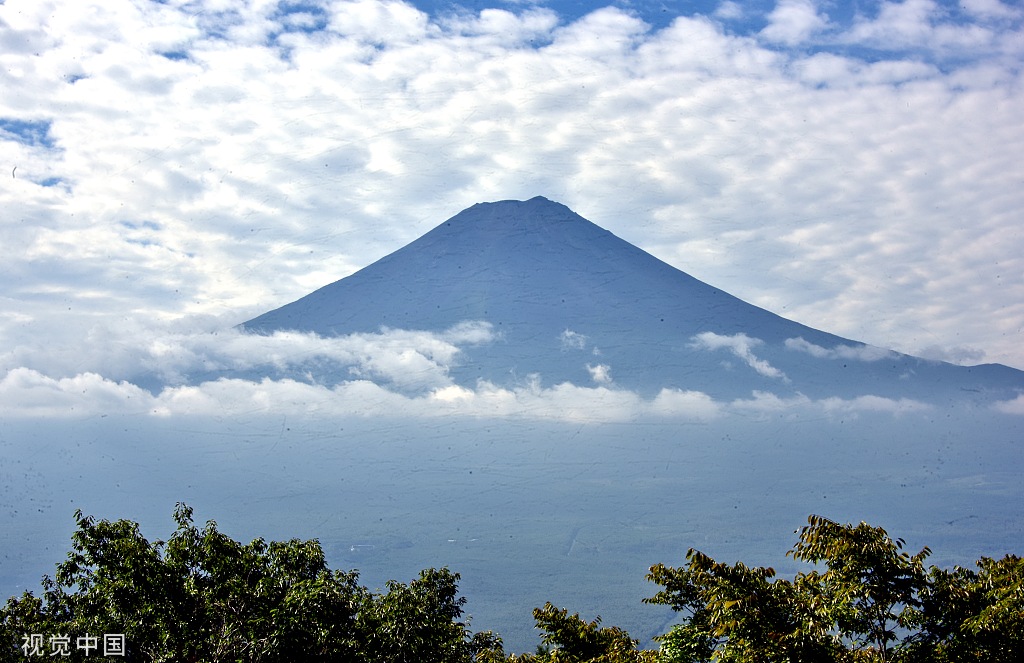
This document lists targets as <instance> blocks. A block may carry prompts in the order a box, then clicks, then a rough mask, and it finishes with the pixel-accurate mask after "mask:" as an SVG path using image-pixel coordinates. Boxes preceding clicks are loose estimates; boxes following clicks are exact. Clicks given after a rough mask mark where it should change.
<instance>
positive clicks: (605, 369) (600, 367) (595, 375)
mask: <svg viewBox="0 0 1024 663" xmlns="http://www.w3.org/2000/svg"><path fill="white" fill-rule="evenodd" d="M611 370H612V369H611V367H610V366H608V365H607V364H597V365H596V366H591V365H590V364H587V371H588V372H589V373H590V379H591V380H593V381H594V382H596V383H597V384H611V382H612V374H611Z"/></svg>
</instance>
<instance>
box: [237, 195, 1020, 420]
mask: <svg viewBox="0 0 1024 663" xmlns="http://www.w3.org/2000/svg"><path fill="white" fill-rule="evenodd" d="M467 320H480V321H487V322H489V323H491V324H492V325H493V327H494V329H495V330H496V331H497V332H498V333H499V334H500V339H499V340H498V341H496V342H493V343H490V344H487V345H483V346H479V347H470V348H466V349H465V350H464V356H462V357H461V361H460V363H459V366H457V367H456V368H455V369H453V371H452V376H453V377H454V378H455V379H456V381H458V382H460V383H463V384H472V383H475V381H476V380H477V379H478V378H484V379H487V380H490V381H492V382H496V383H498V384H509V383H514V382H516V381H520V382H521V381H522V380H524V379H526V376H528V375H531V374H539V376H540V380H541V382H542V383H543V384H545V385H550V384H556V383H560V382H563V381H570V382H573V383H575V384H578V385H582V386H593V385H595V384H607V385H614V386H617V387H622V388H628V389H633V390H636V391H638V392H640V393H642V394H645V395H651V394H654V393H657V392H658V391H659V390H660V389H662V388H675V389H683V390H696V391H702V392H705V393H707V394H709V395H711V396H714V397H716V398H740V397H749V396H750V395H751V393H752V392H753V391H770V392H772V393H775V394H779V395H794V394H803V395H806V396H808V397H811V398H824V397H829V396H839V397H844V398H848V397H854V396H860V395H867V394H871V395H878V396H884V397H888V398H902V397H909V398H929V399H939V400H948V399H950V398H959V397H963V396H969V397H970V398H974V399H978V398H982V399H990V398H1009V397H1013V396H1014V395H1015V394H1016V393H1017V390H1021V389H1024V373H1022V372H1020V371H1016V370H1014V369H1010V368H1007V367H1004V366H997V365H988V366H979V367H959V366H953V365H950V364H944V363H941V362H932V361H926V360H922V359H918V358H914V357H910V356H906V355H900V354H897V353H892V352H886V351H883V350H879V349H876V348H870V347H868V346H865V345H863V344H861V343H857V342H854V341H850V340H847V339H843V338H840V337H838V336H835V335H832V334H828V333H825V332H822V331H818V330H815V329H811V328H810V327H807V326H804V325H801V324H799V323H796V322H793V321H790V320H786V319H784V318H782V317H780V316H777V315H775V314H773V313H770V312H768V311H765V310H763V309H761V308H758V307H756V306H753V305H750V304H747V303H745V302H743V301H741V300H739V299H737V298H735V297H733V296H731V295H729V294H728V293H725V292H723V291H721V290H718V289H716V288H714V287H712V286H710V285H708V284H705V283H703V282H701V281H699V280H697V279H695V278H693V277H691V276H689V275H688V274H686V273H684V272H682V271H680V270H678V269H676V268H674V267H672V266H671V265H668V264H666V263H664V262H662V261H660V260H658V259H657V258H655V257H653V256H651V255H650V254H648V253H646V252H644V251H642V250H641V249H639V248H637V247H636V246H633V245H632V244H629V243H628V242H626V241H624V240H622V239H620V238H618V237H616V236H615V235H613V234H611V233H610V232H608V231H606V230H604V229H602V228H600V227H598V226H597V225H595V224H593V223H591V222H589V221H587V220H586V219H584V218H582V217H581V216H579V215H577V214H575V213H574V212H572V211H571V210H570V209H569V208H567V207H565V206H564V205H560V204H558V203H554V202H551V201H549V200H547V199H545V198H541V197H538V198H533V199H531V200H528V201H502V202H496V203H485V204H477V205H474V206H473V207H471V208H469V209H467V210H465V211H463V212H461V213H459V214H457V215H456V216H454V217H452V218H451V219H449V220H448V221H446V222H444V223H442V224H441V225H440V226H438V227H436V228H434V229H433V230H431V231H430V232H428V233H427V234H425V235H423V236H422V237H420V238H419V239H417V240H415V241H414V242H412V243H410V244H408V245H407V246H405V247H404V248H402V249H399V250H398V251H396V252H394V253H392V254H390V255H388V256H386V257H384V258H382V259H381V260H378V261H377V262H375V263H373V264H372V265H369V266H368V267H366V268H364V269H362V270H360V271H358V272H356V273H355V274H352V275H351V276H349V277H347V278H344V279H341V280H340V281H337V282H335V283H332V284H330V285H328V286H325V287H323V288H321V289H319V290H317V291H315V292H313V293H311V294H309V295H307V296H306V297H303V298H302V299H299V300H297V301H295V302H293V303H291V304H288V305H286V306H283V307H281V308H279V309H276V310H273V311H270V312H268V313H265V314H263V315H261V316H259V317H257V318H254V319H253V320H250V321H248V322H246V323H244V325H242V327H243V328H244V329H245V330H247V331H249V332H253V333H263V334H266V333H271V332H274V331H277V330H297V331H306V332H315V333H317V334H320V335H323V336H334V335H343V334H351V333H355V332H376V331H379V330H380V329H381V328H383V327H386V328H391V329H422V330H434V331H440V330H444V329H448V328H450V327H452V326H454V325H456V324H458V323H460V322H463V321H467ZM602 367H603V368H602ZM315 378H316V379H318V380H326V381H331V380H332V379H333V380H341V379H345V376H344V375H334V376H331V375H319V376H315ZM609 379H610V381H609Z"/></svg>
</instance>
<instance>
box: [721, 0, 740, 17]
mask: <svg viewBox="0 0 1024 663" xmlns="http://www.w3.org/2000/svg"><path fill="white" fill-rule="evenodd" d="M714 16H715V18H720V19H724V20H727V21H734V20H737V19H740V18H742V17H743V5H741V4H740V3H738V2H733V1H732V0H724V2H721V3H719V5H718V7H716V8H715V11H714Z"/></svg>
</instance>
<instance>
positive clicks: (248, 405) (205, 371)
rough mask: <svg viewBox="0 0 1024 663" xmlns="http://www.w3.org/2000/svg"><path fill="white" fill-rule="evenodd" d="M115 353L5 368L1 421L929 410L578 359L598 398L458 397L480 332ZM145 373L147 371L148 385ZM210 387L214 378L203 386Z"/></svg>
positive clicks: (144, 347) (213, 343) (738, 342)
mask: <svg viewBox="0 0 1024 663" xmlns="http://www.w3.org/2000/svg"><path fill="white" fill-rule="evenodd" d="M564 338H565V335H564V334H563V335H562V339H564ZM570 338H574V339H576V338H584V337H583V336H581V335H579V334H577V335H576V336H571V337H570ZM106 340H107V341H108V342H109V343H110V346H111V347H113V348H116V350H115V351H114V352H113V353H112V354H109V355H107V356H105V363H106V364H107V365H108V366H111V367H117V366H121V367H124V368H125V369H132V370H135V371H136V373H135V374H134V375H129V373H127V372H126V373H124V374H122V375H117V374H116V373H115V374H111V373H109V372H108V373H107V374H104V373H101V372H100V371H99V370H85V371H82V370H80V368H81V367H80V366H76V365H75V364H74V363H73V362H71V361H69V360H68V358H64V363H63V365H61V363H60V362H61V359H60V358H50V363H49V364H48V367H49V369H50V374H47V373H46V372H44V371H43V370H39V369H35V368H26V367H23V366H14V364H18V363H33V362H32V361H31V360H32V359H33V357H32V356H27V355H24V354H22V355H18V356H17V357H16V359H18V360H19V361H13V359H15V357H12V356H10V355H7V356H0V358H2V360H3V361H4V362H5V363H6V364H7V368H6V371H5V374H4V376H3V378H0V415H3V416H7V417H16V418H25V417H44V418H54V417H74V418H78V417H85V416H104V415H111V414H133V415H145V416H157V417H166V416H175V415H183V416H184V415H199V416H247V415H252V414H282V415H299V416H323V417H336V416H346V417H351V416H356V417H395V416H411V417H439V416H440V417H447V416H458V417H476V418H495V419H508V418H513V419H532V420H554V421H570V422H631V421H637V420H648V421H651V420H671V421H680V422H692V423H707V422H711V421H714V420H718V419H721V418H723V417H728V416H739V417H744V418H750V417H755V418H762V417H773V416H783V415H784V416H790V417H801V416H815V417H820V416H851V415H856V414H858V413H870V412H875V413H887V414H892V415H900V414H905V413H910V412H922V411H928V410H930V409H931V408H932V406H930V405H928V404H926V403H923V402H919V401H914V400H910V399H890V398H882V397H879V396H874V395H870V394H865V395H863V396H858V397H855V398H846V399H842V398H821V399H811V398H808V397H806V396H803V395H801V394H799V393H797V394H796V395H795V396H779V395H777V394H774V393H771V392H765V391H754V392H752V393H751V395H750V397H749V398H741V399H735V400H732V401H724V400H716V399H714V398H712V397H711V396H709V395H708V394H705V393H703V392H701V391H698V390H683V389H677V388H663V389H661V390H660V391H659V392H658V393H657V394H655V395H654V396H653V397H651V398H644V397H642V396H640V395H639V394H637V393H636V392H633V391H630V390H628V389H623V388H620V387H619V386H617V385H616V384H615V380H614V369H613V367H611V366H609V365H607V364H592V363H586V362H585V361H584V360H583V359H582V358H581V362H582V363H583V366H584V367H585V368H586V370H587V371H588V372H589V374H590V378H591V382H592V384H589V385H578V384H573V383H572V382H568V381H565V382H554V383H553V382H552V381H551V379H550V376H543V375H540V374H531V375H528V376H526V377H525V378H524V379H521V380H518V381H515V382H514V383H513V384H507V385H499V384H495V383H493V382H490V381H487V380H482V379H481V380H478V381H477V382H476V384H471V385H466V384H458V383H456V382H455V381H454V380H453V379H452V378H451V376H450V373H451V370H452V368H453V367H454V366H456V365H457V364H458V363H459V362H460V360H461V359H462V354H463V352H464V350H466V349H468V348H470V347H472V346H477V345H486V344H489V343H499V342H501V340H502V339H501V337H500V336H499V335H498V334H496V333H495V332H494V330H493V327H492V326H491V325H489V324H487V323H484V322H466V323H462V324H459V325H457V326H455V327H452V328H451V329H449V330H447V331H444V332H441V333H432V332H427V331H416V330H389V329H383V330H381V331H380V332H379V333H376V334H351V335H347V336H339V337H331V338H323V337H320V336H317V335H316V334H304V333H298V332H276V333H274V334H272V335H253V334H247V333H242V332H239V331H236V330H228V331H219V332H216V333H203V334H181V333H165V334H163V335H160V336H157V335H155V334H154V335H150V336H136V337H130V336H127V335H125V336H116V335H114V334H110V335H108V336H107V337H106ZM790 340H791V341H795V340H796V339H790ZM694 344H695V346H697V347H699V349H702V350H706V351H709V352H715V351H718V350H722V349H726V350H728V351H730V352H731V353H732V354H734V355H735V356H736V357H738V358H739V359H741V360H743V361H744V362H745V363H747V364H748V365H749V366H750V367H751V368H753V369H754V370H755V371H756V372H758V373H760V374H762V375H765V376H767V377H773V378H779V379H780V383H781V382H782V381H784V376H783V375H782V374H781V372H780V371H777V369H774V368H773V367H771V366H770V365H768V364H767V363H766V362H764V361H762V360H759V359H758V358H757V357H756V356H754V355H753V352H752V350H751V348H755V347H757V346H759V345H761V341H760V340H759V339H754V338H750V337H748V336H745V335H743V334H737V335H735V336H722V335H718V334H713V333H710V332H708V333H704V334H700V335H698V336H696V337H694ZM787 345H789V344H787ZM814 347H817V346H814ZM822 350H823V349H822ZM40 359H41V360H42V359H44V358H42V357H40ZM25 360H28V361H25ZM39 363H40V364H43V363H45V362H44V361H40V362H39ZM139 367H144V368H146V369H148V370H149V371H150V372H149V373H148V374H139V373H138V368H139ZM314 369H315V372H316V375H318V376H324V375H333V376H334V378H333V379H330V380H323V379H320V378H317V377H314V376H313V373H312V371H313V370H314ZM723 370H726V369H723ZM204 375H207V376H212V377H208V378H205V379H204V378H203V376H204ZM239 375H241V376H243V377H238V376H239ZM270 376H274V377H270ZM140 384H150V385H151V386H150V387H149V388H143V387H141V386H139V385H140ZM1014 408H1015V406H1014V405H1013V404H1001V405H1000V409H1001V410H1003V411H1007V412H1010V413H1013V412H1014V411H1015V410H1014ZM1018 409H1019V408H1018Z"/></svg>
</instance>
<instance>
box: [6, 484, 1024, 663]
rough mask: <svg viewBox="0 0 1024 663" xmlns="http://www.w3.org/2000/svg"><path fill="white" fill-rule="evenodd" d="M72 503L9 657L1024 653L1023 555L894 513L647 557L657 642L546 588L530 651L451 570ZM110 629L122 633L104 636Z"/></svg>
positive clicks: (395, 661) (500, 661) (461, 659)
mask: <svg viewBox="0 0 1024 663" xmlns="http://www.w3.org/2000/svg"><path fill="white" fill-rule="evenodd" d="M75 519H76V523H77V530H76V531H75V533H74V534H73V536H72V550H71V552H69V553H68V556H67V558H66V559H65V560H64V561H63V562H61V563H60V564H58V565H57V570H56V574H55V576H54V577H53V578H50V577H49V576H44V577H43V581H42V592H41V594H40V595H39V596H36V595H35V594H33V593H32V592H25V593H24V594H22V595H21V596H20V597H11V598H9V599H8V600H7V603H6V605H5V606H4V607H3V608H2V609H0V662H6V661H20V660H32V659H33V658H35V657H47V658H49V657H51V656H54V657H60V658H61V659H63V660H71V661H82V660H86V659H88V658H93V657H97V656H102V655H103V654H105V653H108V654H109V655H110V656H118V657H123V660H126V661H146V662H150V661H182V662H188V661H203V662H210V663H214V662H217V661H253V662H256V661H261V662H262V661H265V662H282V663H284V662H290V661H345V662H348V661H351V662H352V663H378V662H379V663H384V662H388V663H403V662H408V663H412V662H416V663H470V662H479V663H514V662H520V663H654V662H664V663H697V662H706V661H723V662H725V661H728V662H737V663H744V662H755V661H757V662H766V663H773V662H780V663H781V662H783V661H786V662H796V661H816V662H817V661H823V662H828V661H835V662H840V663H847V662H851V663H852V662H889V661H892V662H901V663H918V662H923V661H938V662H940V663H942V662H944V661H950V662H952V661H966V660H979V661H994V662H996V663H999V662H1003V661H1006V662H1010V661H1012V662H1014V663H1016V662H1017V661H1019V660H1024V560H1022V559H1021V558H1019V557H1017V556H1015V555H1006V556H1005V557H1003V558H1002V559H990V558H987V557H983V558H981V559H980V560H978V562H977V563H976V565H975V566H976V569H967V568H962V567H954V568H953V569H940V568H937V567H934V566H932V567H925V560H926V559H927V558H928V556H929V555H930V550H929V549H928V548H923V549H922V550H920V551H919V552H917V553H915V554H910V553H909V552H906V551H904V550H903V548H904V545H905V544H904V542H903V541H902V540H900V539H892V538H891V537H890V536H889V535H888V533H886V531H885V530H883V529H882V528H879V527H872V526H870V525H868V524H866V523H860V524H858V525H852V524H839V523H836V522H833V521H831V520H828V519H826V518H822V517H820V516H811V517H810V518H809V519H808V524H807V525H806V526H805V527H803V528H802V529H800V530H798V540H797V542H796V544H795V545H794V546H793V548H792V549H791V550H790V551H789V552H788V553H787V555H788V556H790V557H792V558H793V559H795V560H797V561H801V562H806V563H807V564H808V565H809V567H810V568H809V569H808V570H806V571H803V572H800V573H798V574H796V576H795V577H794V578H793V579H791V580H789V579H782V578H777V577H776V573H775V571H774V570H773V569H772V568H768V567H748V566H746V565H744V564H743V563H741V562H737V563H735V564H732V565H729V564H724V563H721V562H717V561H715V560H714V559H712V558H711V557H709V556H707V555H705V554H703V553H701V552H699V551H697V550H693V549H691V550H690V551H689V552H688V553H687V555H686V564H685V565H684V566H681V567H677V568H676V567H670V566H665V565H663V564H656V565H655V566H653V567H651V570H650V573H649V574H648V579H649V580H651V581H652V582H654V583H656V584H658V585H659V586H660V587H661V590H660V591H658V592H657V593H656V594H655V595H654V596H653V597H651V598H649V599H645V602H647V603H654V604H663V605H669V606H671V607H672V608H673V609H674V610H675V611H677V612H678V613H679V620H678V623H677V624H675V625H674V626H673V627H671V629H670V630H669V632H668V633H665V634H663V635H661V636H659V637H658V638H656V640H657V641H658V643H659V645H660V646H659V648H658V649H656V650H643V649H639V648H638V642H637V641H636V640H635V639H633V638H631V637H630V635H629V634H628V633H626V632H625V631H623V630H622V629H620V628H618V627H615V626H611V627H604V626H601V620H600V617H598V618H596V619H594V620H593V621H589V622H588V621H586V620H585V619H583V618H582V617H580V616H579V614H569V611H568V610H567V609H565V608H558V607H556V606H555V605H553V604H551V603H547V604H546V605H545V606H543V607H541V608H536V609H535V610H534V611H533V618H534V621H535V622H536V625H537V628H538V629H539V630H540V632H541V636H540V637H541V642H542V645H541V646H539V647H538V648H537V651H536V652H534V653H529V654H506V653H505V651H504V650H503V647H502V642H501V639H500V638H499V637H498V636H497V635H495V634H493V633H492V632H490V631H484V632H479V633H472V632H471V631H470V630H469V628H468V626H467V625H466V624H465V623H464V622H463V621H460V620H461V618H462V608H463V605H464V604H465V601H466V599H465V598H464V597H460V596H459V590H458V582H459V580H460V577H459V574H457V573H454V572H452V571H450V570H448V569H447V568H442V569H427V570H425V571H422V572H421V573H420V575H419V577H418V578H415V579H413V580H412V581H410V582H409V583H401V582H397V581H391V582H389V583H388V584H387V589H386V591H384V592H371V591H369V590H368V589H366V588H365V587H362V586H360V585H359V583H358V574H357V572H355V571H347V572H344V571H337V570H331V569H330V568H329V567H328V564H327V561H326V559H325V556H324V553H323V550H322V548H321V546H320V543H319V542H318V541H317V540H315V539H314V540H309V541H301V540H297V539H293V540H291V541H286V542H271V543H267V542H265V541H264V540H263V539H255V540H253V541H251V542H250V543H248V544H242V543H240V542H237V541H235V540H233V539H232V538H230V537H228V536H227V535H225V534H223V533H222V532H220V531H219V530H218V529H217V524H216V523H215V522H213V521H209V522H207V523H206V525H205V526H204V527H202V528H200V527H197V526H196V525H195V524H194V522H193V512H192V509H191V508H189V507H188V506H186V505H184V504H178V505H177V507H176V508H175V511H174V519H175V522H176V524H177V529H176V530H175V531H174V533H173V534H172V535H171V537H170V538H169V539H168V540H167V541H166V542H165V541H153V542H150V541H148V540H147V539H145V538H144V537H143V536H142V534H141V532H140V529H139V525H138V524H137V523H134V522H131V521H128V520H118V521H115V522H111V521H107V520H100V521H96V520H95V519H94V518H92V517H89V516H84V515H82V513H81V512H76V514H75ZM107 634H113V635H115V636H119V638H117V639H114V640H112V641H111V642H106V641H103V642H101V641H100V640H98V638H99V636H101V635H107ZM108 647H109V652H107V651H106V650H107V649H108Z"/></svg>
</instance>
